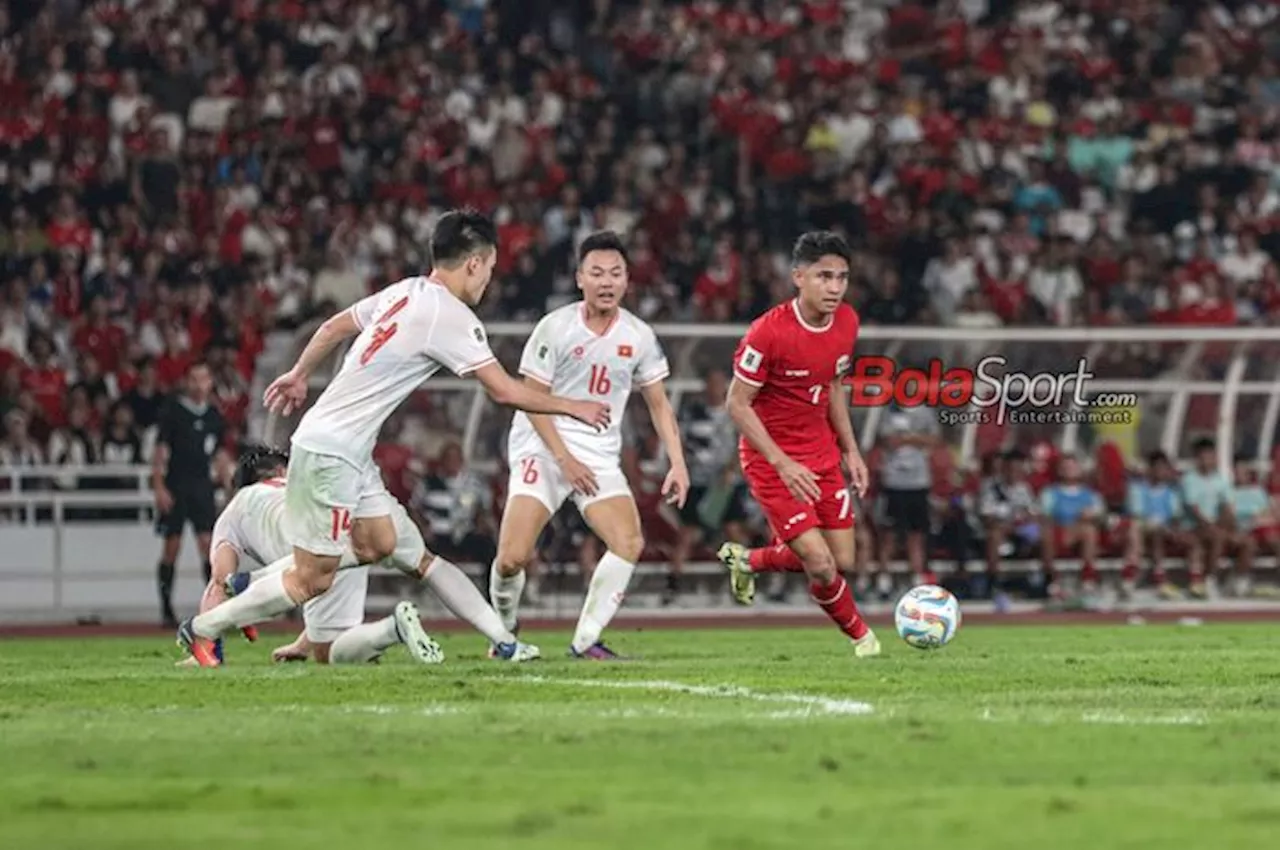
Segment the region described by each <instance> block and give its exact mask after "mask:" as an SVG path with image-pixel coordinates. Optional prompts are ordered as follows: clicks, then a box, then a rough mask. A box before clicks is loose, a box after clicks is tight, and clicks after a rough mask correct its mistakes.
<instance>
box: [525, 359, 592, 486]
mask: <svg viewBox="0 0 1280 850" xmlns="http://www.w3.org/2000/svg"><path fill="white" fill-rule="evenodd" d="M524 385H525V386H526V387H528V388H529V389H531V390H533V391H534V392H538V393H544V394H546V395H551V387H550V386H548V385H547V384H544V383H542V381H539V380H538V379H537V378H533V377H530V376H528V375H525V378H524ZM529 424H530V425H532V426H533V430H534V431H535V432H536V433H537V435H538V438H539V439H541V440H542V444H543V445H544V446H546V447H547V451H549V452H551V456H552V457H553V458H555V460H556V463H557V464H559V465H560V469H561V471H562V472H564V477H565V480H566V481H568V482H569V483H570V484H571V485H572V486H573V489H575V490H577V491H579V492H581V493H583V494H584V495H587V496H594V495H595V494H596V493H597V492H598V490H599V487H600V484H599V482H598V481H596V474H595V473H594V472H592V471H591V470H590V468H588V467H587V465H586V464H584V463H583V462H582V461H580V460H578V459H577V458H576V457H574V456H573V453H572V452H570V451H569V447H568V446H566V445H565V444H564V439H563V438H562V437H561V436H560V432H559V431H558V430H556V423H555V420H554V419H552V418H551V417H550V416H547V415H545V414H542V413H530V414H529Z"/></svg>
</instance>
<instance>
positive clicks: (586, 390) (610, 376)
mask: <svg viewBox="0 0 1280 850" xmlns="http://www.w3.org/2000/svg"><path fill="white" fill-rule="evenodd" d="M584 309H585V307H584V305H583V304H582V302H577V303H574V304H569V305H566V306H564V307H561V308H560V309H558V310H555V311H553V312H551V313H548V314H547V315H546V316H545V317H543V319H542V321H540V322H538V326H537V327H536V328H534V329H533V335H532V336H530V337H529V341H528V342H527V343H525V346H524V354H523V355H522V356H521V358H520V374H521V375H525V376H528V377H530V378H533V379H534V380H537V381H541V382H542V383H545V384H548V385H549V386H550V387H551V392H552V393H553V394H555V395H558V396H561V397H564V398H572V399H581V400H589V401H600V402H604V403H606V404H608V405H609V406H610V408H611V409H612V411H613V420H612V422H611V424H610V425H609V429H608V430H607V431H603V432H602V431H597V430H595V429H594V428H592V427H591V426H589V425H584V424H582V423H581V422H578V421H577V420H576V419H570V418H569V417H567V416H557V417H555V420H554V421H555V425H556V428H557V430H559V432H560V436H561V438H562V439H563V440H564V443H565V445H566V446H567V447H568V448H569V450H570V451H571V452H573V453H574V455H575V456H578V457H579V459H580V460H583V462H584V463H585V462H587V458H599V459H616V458H617V457H618V455H619V454H620V453H621V451H622V416H623V412H624V411H625V410H626V409H627V398H628V397H629V396H630V395H631V388H632V387H643V386H646V385H648V384H652V383H654V382H656V381H661V380H663V379H664V378H666V377H667V375H668V374H670V369H669V368H668V366H667V357H666V355H665V354H663V353H662V346H661V345H659V344H658V338H657V336H656V335H655V334H654V332H653V328H651V327H649V326H648V325H647V324H645V323H644V322H643V321H641V320H640V319H639V318H637V317H636V316H635V315H634V314H632V313H630V312H628V311H627V310H619V311H618V317H617V318H616V319H615V320H614V322H613V324H612V325H610V326H609V328H608V330H606V331H605V332H604V333H602V334H597V333H595V332H594V331H592V330H591V329H590V328H588V327H587V325H586V322H585V321H583V310H584ZM545 450H546V449H545V447H544V446H543V444H542V439H541V438H540V437H539V436H538V434H537V432H536V431H534V430H533V424H532V423H531V422H530V421H529V417H528V416H527V415H526V414H525V413H522V412H517V413H516V415H515V419H514V420H513V421H512V423H511V433H510V435H509V436H508V438H507V457H508V458H509V459H510V460H512V461H513V462H514V461H515V459H517V458H521V457H527V456H529V455H532V454H537V453H539V452H545ZM584 455H585V456H586V457H585V458H584V457H583V456H584Z"/></svg>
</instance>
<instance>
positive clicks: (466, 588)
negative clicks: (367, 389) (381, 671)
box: [201, 452, 539, 663]
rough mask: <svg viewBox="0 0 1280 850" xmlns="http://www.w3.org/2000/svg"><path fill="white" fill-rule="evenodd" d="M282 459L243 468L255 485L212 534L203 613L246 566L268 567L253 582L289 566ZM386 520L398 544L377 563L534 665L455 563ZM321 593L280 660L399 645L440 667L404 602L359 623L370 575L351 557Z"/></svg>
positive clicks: (401, 516) (253, 461)
mask: <svg viewBox="0 0 1280 850" xmlns="http://www.w3.org/2000/svg"><path fill="white" fill-rule="evenodd" d="M286 464H287V458H286V457H285V455H284V454H283V453H281V452H265V453H261V454H258V455H257V456H255V457H253V458H250V459H249V460H248V461H247V463H246V465H245V466H246V468H245V470H244V472H245V473H246V475H245V480H247V481H256V483H252V484H249V485H248V486H245V487H243V488H241V490H240V491H239V492H238V493H236V496H235V498H233V499H232V500H231V502H230V503H229V504H228V505H227V507H226V509H225V510H224V511H223V512H222V515H221V516H220V517H219V518H218V522H217V524H216V525H215V527H214V533H213V542H212V552H213V578H212V580H211V581H210V583H209V587H208V588H206V590H205V597H204V599H203V600H201V610H207V609H209V608H212V607H213V606H215V605H217V604H219V603H220V602H222V601H223V600H224V599H225V597H226V591H225V587H227V586H228V585H230V586H231V587H233V588H234V589H236V590H237V591H239V592H243V590H244V589H245V587H247V586H248V584H249V580H250V576H249V575H248V574H247V573H245V572H238V571H239V570H243V569H245V568H246V567H248V566H253V565H255V564H256V565H264V564H270V565H273V566H271V567H266V568H262V569H259V570H258V571H257V572H256V573H254V574H253V575H252V578H254V579H256V578H262V577H265V576H266V575H268V574H270V573H272V572H278V571H279V570H282V569H285V568H287V566H288V562H287V561H284V560H282V559H283V558H284V556H285V555H287V554H288V552H289V551H290V547H289V544H288V543H287V542H286V540H285V538H284V533H283V530H282V529H283V515H284V499H285V487H284V484H285V480H284V474H285V468H286ZM391 518H392V521H393V523H394V526H395V530H396V536H397V544H396V549H395V552H394V554H393V555H392V556H391V557H389V558H387V559H385V560H383V561H380V562H379V563H378V565H379V566H384V567H387V568H389V569H395V570H398V571H400V572H403V573H405V574H407V575H411V576H414V577H417V578H419V579H420V580H421V581H423V582H424V583H426V584H427V586H428V587H430V588H431V589H432V591H434V592H435V593H436V595H437V596H439V597H440V599H441V601H442V602H444V604H445V605H446V606H447V607H448V608H449V610H450V611H452V612H453V613H454V614H455V615H456V616H458V617H460V618H462V619H464V620H466V621H467V622H469V623H471V625H473V626H475V628H476V629H477V630H479V631H480V632H481V633H482V634H484V635H485V637H487V638H488V639H489V640H490V642H491V643H492V644H493V645H494V646H495V647H497V653H496V654H497V655H498V656H499V657H502V658H506V659H510V660H515V661H526V660H530V659H533V658H537V657H538V654H539V653H538V648H537V647H536V646H533V645H531V644H524V643H520V642H519V641H517V640H516V638H515V636H514V635H512V634H511V632H510V631H508V630H507V629H505V628H503V627H502V623H501V621H499V619H498V616H497V614H496V613H494V611H493V609H492V608H490V607H489V606H488V605H487V604H486V603H485V601H484V597H483V596H481V595H480V592H479V591H478V590H477V589H476V587H475V585H474V584H472V582H471V579H469V578H467V576H466V575H465V574H464V573H463V572H462V571H461V570H460V569H458V568H457V567H456V566H454V565H453V564H452V563H450V562H448V561H445V560H444V559H442V558H437V557H435V556H434V555H432V554H431V553H430V552H428V551H427V549H426V546H425V545H424V543H423V541H422V534H421V533H420V532H419V531H418V528H417V526H415V525H414V524H413V521H412V520H410V519H409V517H408V514H406V513H405V511H404V509H403V508H402V507H401V506H400V505H399V504H393V505H392V512H391ZM342 565H343V567H344V568H343V569H340V570H339V572H338V573H337V575H336V576H335V577H334V582H333V585H332V586H331V587H330V588H329V590H327V591H326V592H325V593H323V594H321V595H320V596H318V597H316V598H315V599H312V600H309V601H308V602H307V603H306V604H305V605H304V607H303V613H304V620H305V623H306V631H305V632H304V633H303V635H302V636H300V637H299V639H298V640H297V641H295V642H294V643H293V644H291V645H289V646H287V647H282V648H281V649H280V650H277V651H276V653H275V657H277V658H278V659H291V658H297V657H305V656H306V654H307V653H311V652H313V653H314V654H315V657H316V660H317V661H320V662H322V663H327V662H330V661H332V662H334V663H353V662H363V661H369V660H371V659H373V658H376V657H377V656H379V655H381V653H382V652H383V651H384V650H385V649H387V648H388V647H390V646H394V645H395V644H397V643H403V644H404V645H405V646H406V647H407V648H408V649H409V652H410V653H411V654H412V655H413V656H414V658H416V659H417V660H418V661H420V662H423V663H436V662H439V661H442V660H443V659H444V656H443V653H442V652H441V651H440V647H439V646H438V645H437V644H436V643H435V641H433V640H432V639H431V638H430V637H428V636H427V634H426V633H425V632H424V631H423V630H422V625H421V622H420V620H419V618H418V611H417V608H416V606H414V605H413V603H412V602H407V601H406V602H401V603H400V604H399V605H397V606H396V610H395V614H393V615H392V616H391V617H387V618H385V619H383V620H379V621H378V622H376V623H364V603H365V595H366V592H367V589H368V572H369V571H368V568H367V567H361V566H357V564H356V559H355V556H354V555H352V554H351V553H348V554H347V555H346V556H344V558H343V561H342Z"/></svg>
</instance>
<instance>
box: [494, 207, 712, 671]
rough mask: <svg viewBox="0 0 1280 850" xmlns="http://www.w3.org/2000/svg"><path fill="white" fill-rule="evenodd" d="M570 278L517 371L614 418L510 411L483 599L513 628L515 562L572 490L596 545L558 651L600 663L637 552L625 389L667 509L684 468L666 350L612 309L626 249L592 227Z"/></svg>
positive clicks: (685, 480)
mask: <svg viewBox="0 0 1280 850" xmlns="http://www.w3.org/2000/svg"><path fill="white" fill-rule="evenodd" d="M577 280H578V288H579V289H581V290H582V301H580V302H577V303H574V304H569V305H567V306H564V307H561V308H560V309H558V310H555V311H554V312H552V313H549V314H548V315H547V316H546V317H545V318H543V319H542V321H540V322H538V326H537V327H536V328H534V329H533V335H532V336H530V337H529V341H528V342H527V343H526V344H525V347H524V354H523V355H522V356H521V358H520V374H521V375H523V376H524V380H525V385H526V386H528V387H530V388H532V389H533V390H535V391H537V392H541V393H556V394H557V395H562V396H564V397H566V398H581V399H595V400H598V401H603V402H607V403H608V404H609V406H610V407H611V408H612V409H613V410H616V411H618V416H617V417H616V418H615V419H614V420H613V421H612V423H610V425H609V426H608V427H607V428H605V429H603V430H599V429H596V428H592V427H589V426H584V425H582V424H581V423H579V422H575V421H573V420H571V419H567V418H565V417H563V416H561V417H550V416H542V415H537V414H532V413H529V414H525V413H517V414H516V417H515V419H514V421H513V422H512V424H511V433H510V435H509V436H508V442H507V457H508V458H509V462H510V465H511V478H510V483H509V486H508V490H507V493H508V496H507V505H506V510H505V511H503V515H502V527H501V530H500V531H499V532H498V557H497V559H496V560H495V561H494V562H493V568H492V570H491V572H490V574H489V599H490V601H492V602H493V607H494V608H496V609H497V611H498V613H499V615H501V617H502V621H503V624H504V625H505V626H506V627H507V628H509V629H512V630H515V628H516V623H517V619H518V617H517V612H518V608H519V604H520V596H521V594H522V593H523V591H524V583H525V572H524V571H525V567H526V566H527V565H528V564H529V562H530V561H531V560H532V559H533V555H534V548H535V546H536V545H537V542H538V537H539V536H540V535H541V534H542V530H543V529H544V528H545V527H546V525H547V522H548V521H549V520H550V519H551V517H552V516H553V515H554V514H555V512H556V511H558V510H559V509H560V506H561V505H562V504H564V502H565V500H566V499H569V498H572V499H573V501H574V504H575V505H576V506H577V508H578V511H579V513H580V514H581V515H582V518H583V519H584V520H585V521H586V523H587V525H589V526H590V527H591V530H592V531H594V532H595V533H596V535H597V536H598V537H599V538H600V539H601V540H602V541H603V542H604V544H605V547H606V548H607V549H608V551H606V552H605V554H604V555H603V557H601V558H600V560H599V562H598V563H597V564H596V567H595V570H594V571H593V572H592V574H591V579H590V583H589V584H588V586H587V598H586V599H585V600H584V601H583V603H582V614H581V616H580V617H579V619H578V626H577V629H576V630H575V632H574V635H573V640H572V642H571V644H570V647H569V650H570V654H571V655H572V656H574V657H576V658H587V659H593V660H598V661H608V660H613V659H616V658H617V657H618V656H617V655H616V654H615V653H614V652H613V651H612V650H610V649H609V648H608V647H607V646H605V645H604V644H603V643H602V642H601V641H600V635H601V634H602V633H603V632H604V629H605V628H606V627H607V626H608V625H609V623H610V621H611V620H613V617H614V615H615V614H616V613H617V612H618V609H619V608H620V607H621V606H622V601H623V597H624V595H625V594H626V592H627V585H628V584H630V582H631V574H632V573H633V572H634V571H635V568H636V562H637V561H638V560H639V559H640V553H641V552H642V551H644V535H643V533H642V531H641V528H640V514H639V512H638V511H637V509H636V503H635V498H634V497H633V495H632V493H631V488H630V487H629V486H628V484H627V479H626V476H625V475H624V474H623V472H622V468H621V464H620V456H621V451H622V415H623V412H624V411H625V410H626V407H627V398H628V396H630V395H631V388H632V386H637V387H639V388H640V394H641V396H642V397H643V398H644V401H645V404H646V405H647V406H648V408H649V415H650V416H652V417H653V425H654V430H656V431H657V433H658V437H659V438H660V439H661V440H662V445H663V448H664V449H666V452H667V458H668V459H669V460H670V462H671V470H670V472H668V473H667V477H666V480H665V481H664V482H663V484H662V495H663V496H664V497H665V498H667V499H668V501H670V502H671V503H672V504H674V505H676V506H677V507H678V508H680V507H684V503H685V499H686V498H687V496H688V492H689V473H688V472H687V471H686V468H685V460H684V450H683V448H682V446H681V443H680V426H679V424H678V423H677V422H676V416H675V412H674V411H673V410H672V409H671V402H670V401H669V400H668V399H667V391H666V386H665V384H664V383H663V382H664V381H665V380H666V378H667V375H668V374H669V369H668V367H667V358H666V355H665V354H663V353H662V347H661V346H660V345H659V344H658V338H657V336H655V335H654V333H653V329H652V328H651V327H649V326H648V325H647V324H645V323H644V322H643V321H641V320H640V319H639V318H637V317H636V316H635V315H633V314H632V313H631V312H629V311H627V310H624V309H623V308H622V298H623V296H624V295H625V294H626V291H627V256H626V251H625V249H624V247H623V245H622V241H621V240H620V239H619V238H618V236H617V235H616V234H614V233H611V232H609V231H602V232H599V233H593V234H592V235H590V236H588V237H587V238H586V239H585V240H583V242H582V245H581V247H580V248H579V250H578V274H577Z"/></svg>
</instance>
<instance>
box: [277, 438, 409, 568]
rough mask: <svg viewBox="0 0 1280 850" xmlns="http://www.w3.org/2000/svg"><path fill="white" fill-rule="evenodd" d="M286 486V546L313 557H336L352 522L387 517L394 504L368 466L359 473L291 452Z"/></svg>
mask: <svg viewBox="0 0 1280 850" xmlns="http://www.w3.org/2000/svg"><path fill="white" fill-rule="evenodd" d="M286 482H287V483H286V484H285V494H284V519H285V531H286V533H287V534H288V537H289V542H290V543H292V544H293V545H294V546H297V547H299V548H300V549H303V550H305V551H307V552H310V553H312V554H314V555H328V556H330V557H335V558H337V557H341V556H342V554H343V553H344V552H346V551H347V549H348V548H349V545H350V538H351V521H352V520H353V519H368V518H371V517H380V516H390V515H391V512H392V506H393V505H394V504H395V499H394V498H393V497H392V495H391V494H390V493H388V492H387V488H386V485H384V484H383V483H382V472H381V470H379V469H378V465H377V464H376V463H374V462H373V461H372V460H371V461H369V464H368V465H367V466H365V467H364V468H363V469H360V468H358V467H356V466H354V465H352V464H351V463H349V462H348V461H345V460H343V459H342V458H340V457H334V456H333V455H324V454H317V453H315V452H310V451H307V450H306V449H303V448H298V447H297V446H295V447H294V448H293V451H292V452H291V454H290V457H289V475H288V478H287V479H286Z"/></svg>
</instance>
